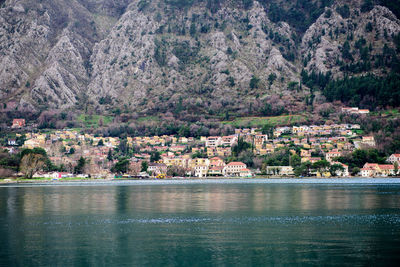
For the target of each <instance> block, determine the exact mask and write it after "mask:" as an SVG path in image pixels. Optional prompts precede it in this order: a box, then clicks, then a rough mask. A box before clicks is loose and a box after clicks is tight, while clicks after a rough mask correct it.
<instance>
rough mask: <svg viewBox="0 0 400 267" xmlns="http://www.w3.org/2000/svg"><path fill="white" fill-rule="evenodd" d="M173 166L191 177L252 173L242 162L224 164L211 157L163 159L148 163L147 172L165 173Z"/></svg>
mask: <svg viewBox="0 0 400 267" xmlns="http://www.w3.org/2000/svg"><path fill="white" fill-rule="evenodd" d="M170 166H175V167H180V168H182V169H183V170H184V172H185V175H188V176H193V177H199V178H202V177H221V176H225V177H233V176H235V177H252V176H253V173H252V172H251V171H250V170H249V169H248V168H247V166H246V164H245V163H243V162H230V163H228V164H226V163H225V162H224V161H223V160H222V159H221V158H219V157H213V158H211V159H208V158H196V159H190V158H187V159H184V158H182V159H179V160H177V159H171V158H169V159H168V158H164V157H163V159H162V160H161V161H160V162H158V163H150V164H149V168H148V172H149V173H150V174H151V175H152V176H159V175H163V174H166V173H167V170H168V167H170Z"/></svg>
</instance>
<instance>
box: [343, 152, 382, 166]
mask: <svg viewBox="0 0 400 267" xmlns="http://www.w3.org/2000/svg"><path fill="white" fill-rule="evenodd" d="M338 161H339V162H342V163H344V164H346V165H348V166H349V168H350V169H353V168H355V167H357V168H362V167H363V166H364V164H365V163H379V164H384V163H385V161H386V157H385V155H383V154H382V153H379V151H378V150H376V149H368V150H361V149H357V150H355V151H354V152H353V153H351V154H348V155H345V156H342V157H339V158H338Z"/></svg>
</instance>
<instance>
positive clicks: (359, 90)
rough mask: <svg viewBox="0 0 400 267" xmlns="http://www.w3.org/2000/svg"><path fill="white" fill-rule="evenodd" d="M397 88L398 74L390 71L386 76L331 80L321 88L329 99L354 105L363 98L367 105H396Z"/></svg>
mask: <svg viewBox="0 0 400 267" xmlns="http://www.w3.org/2000/svg"><path fill="white" fill-rule="evenodd" d="M399 88H400V75H399V74H396V73H392V74H390V75H389V76H387V77H386V78H381V77H376V76H373V75H368V76H361V77H352V78H348V77H346V78H345V79H343V80H337V81H331V82H330V83H329V84H328V85H327V86H326V87H325V89H324V90H323V94H324V95H325V97H326V98H327V99H328V100H329V101H334V100H340V101H342V102H343V103H349V104H351V105H354V106H360V103H361V102H362V101H363V100H364V102H367V103H368V105H369V107H376V106H381V107H385V106H392V107H398V106H400V90H399ZM367 103H365V104H367Z"/></svg>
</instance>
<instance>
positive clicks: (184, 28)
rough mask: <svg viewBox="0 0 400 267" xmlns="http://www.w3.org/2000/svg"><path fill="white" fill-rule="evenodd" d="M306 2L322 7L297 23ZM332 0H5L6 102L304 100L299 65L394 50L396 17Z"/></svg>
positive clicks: (178, 104)
mask: <svg viewBox="0 0 400 267" xmlns="http://www.w3.org/2000/svg"><path fill="white" fill-rule="evenodd" d="M300 2H304V3H308V5H309V6H308V8H309V9H310V8H313V7H319V9H320V10H321V12H319V13H316V12H309V13H310V15H307V16H306V17H304V20H307V22H304V21H299V23H298V25H296V23H294V22H295V21H296V18H297V17H299V16H301V14H303V13H304V12H306V13H304V14H308V13H307V11H304V10H305V9H306V7H307V5H305V4H303V5H302V4H301V3H300ZM328 2H329V3H328ZM330 2H332V1H311V0H310V1H297V2H296V4H293V6H288V5H290V4H288V3H285V1H278V0H276V1H254V2H253V1H243V0H240V1H233V0H231V1H228V0H226V1H222V0H220V1H201V0H198V1H195V0H193V1H181V0H173V1H172V0H171V1H169V0H168V1H166V0H155V1H147V0H114V1H107V0H102V1H99V0H76V1H65V0H56V1H50V0H41V1H39V0H35V1H32V0H30V1H28V0H22V1H16V0H7V1H5V2H4V3H3V4H2V8H0V60H1V62H2V64H1V65H0V99H1V103H3V108H6V106H7V104H8V107H11V106H13V105H11V103H14V105H17V106H18V108H20V109H22V108H29V109H36V110H40V109H46V108H68V107H70V108H74V107H82V103H84V105H93V106H99V107H100V108H98V109H99V111H101V110H102V109H104V108H109V107H118V108H123V109H124V110H127V111H140V112H143V111H147V112H150V113H151V112H165V111H167V110H180V109H182V108H184V109H189V110H191V112H194V113H196V112H208V113H213V114H215V113H218V112H221V110H238V109H243V108H247V107H248V106H249V105H250V106H251V105H257V103H258V104H259V103H262V102H263V101H264V100H266V99H269V98H270V97H271V96H272V95H279V96H280V97H281V98H282V97H283V98H285V99H286V100H287V101H290V100H293V101H294V102H296V101H301V100H302V97H303V96H304V95H306V94H307V92H308V88H307V87H306V86H299V85H300V77H301V76H300V73H301V72H302V70H303V69H304V70H305V71H307V72H309V73H310V72H313V71H314V72H317V73H318V72H322V73H328V72H330V73H332V75H333V77H343V76H344V75H360V74H365V73H369V72H372V73H375V74H378V75H385V73H387V72H388V71H390V67H388V66H387V65H385V64H380V63H379V62H380V61H381V60H382V58H381V57H382V56H383V57H384V56H385V55H383V54H384V53H383V52H382V51H386V52H387V51H389V52H390V51H393V50H394V49H395V44H394V37H395V36H396V35H397V34H398V33H399V31H400V22H399V20H398V19H397V18H396V16H395V15H394V14H393V13H392V12H391V11H390V10H389V9H387V8H386V7H383V6H372V8H365V7H363V6H362V5H363V2H362V1H339V0H338V1H333V2H332V3H330ZM310 5H311V6H310ZM278 7H279V8H280V9H277V8H278ZM296 8H297V9H299V10H300V9H301V10H303V13H298V12H297V13H296V11H297V9H296ZM285 10H286V11H285ZM281 11H282V12H283V11H284V12H286V13H285V16H286V17H285V16H283V17H282V16H281V15H280V14H281V13H282V12H281ZM299 14H300V15H299ZM296 16H297V17H296ZM296 89H297V90H296ZM4 104H6V105H4ZM6 109H7V108H6Z"/></svg>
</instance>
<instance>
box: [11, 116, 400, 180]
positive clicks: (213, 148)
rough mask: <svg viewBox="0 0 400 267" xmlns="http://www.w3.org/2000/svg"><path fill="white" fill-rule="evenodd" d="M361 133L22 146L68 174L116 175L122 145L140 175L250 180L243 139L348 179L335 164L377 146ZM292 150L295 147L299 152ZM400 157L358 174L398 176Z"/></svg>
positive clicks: (282, 170) (50, 140)
mask: <svg viewBox="0 0 400 267" xmlns="http://www.w3.org/2000/svg"><path fill="white" fill-rule="evenodd" d="M14 121H15V123H13V125H14V124H15V125H22V124H23V122H22V121H19V120H14ZM16 127H17V126H16ZM358 130H360V125H357V124H331V125H311V126H306V125H303V126H293V127H277V128H275V129H274V130H273V132H272V135H271V136H270V137H269V136H268V135H267V134H263V133H262V132H261V130H260V129H258V128H247V129H235V131H234V133H232V134H231V135H228V136H208V137H206V136H202V137H199V138H193V137H176V136H169V135H162V136H138V137H127V138H126V139H124V140H121V139H119V138H114V137H101V136H95V135H92V134H83V133H79V132H77V131H74V130H59V131H54V132H51V133H26V134H25V137H26V140H25V143H24V145H23V147H25V148H30V149H32V148H35V147H41V148H44V149H45V150H46V151H47V153H48V155H49V158H50V160H51V161H52V162H53V163H54V164H56V165H58V166H60V165H62V166H64V167H65V168H66V169H67V170H68V171H69V172H71V171H72V170H73V167H74V166H75V165H76V164H77V161H78V160H79V158H80V157H84V158H86V159H88V160H87V162H88V164H87V168H86V171H87V173H90V174H91V175H92V176H99V177H105V176H111V175H112V174H111V172H110V169H111V168H112V166H114V165H115V164H116V163H117V162H118V159H116V158H115V157H110V154H113V153H115V149H116V148H120V147H121V145H124V146H127V147H128V148H131V149H133V151H135V152H134V154H133V155H132V157H131V158H130V164H131V165H130V170H131V172H132V173H134V174H135V173H138V172H140V165H141V162H142V161H147V162H149V167H148V173H149V174H151V175H154V176H157V175H165V174H166V173H167V170H168V169H169V168H171V167H176V168H179V169H180V170H182V172H184V174H185V175H190V176H195V177H208V176H238V177H251V176H253V175H254V173H255V172H257V170H250V169H249V168H248V167H247V166H246V164H244V163H243V162H230V160H229V159H230V158H231V155H232V148H233V147H234V146H235V145H236V144H237V142H238V140H239V138H240V139H243V140H244V141H245V142H247V143H250V144H251V149H252V151H253V154H254V155H256V156H264V155H268V154H271V153H273V152H275V151H276V150H278V149H282V148H291V150H290V152H291V153H292V154H296V153H297V154H298V156H300V158H301V162H311V163H315V162H318V161H321V160H324V159H325V160H327V161H328V162H329V163H330V164H332V165H333V164H340V165H342V167H343V171H340V172H339V173H337V175H341V176H349V170H348V166H346V165H345V164H342V163H339V162H337V158H338V157H340V156H343V155H346V154H348V153H351V152H353V151H354V150H355V149H357V148H368V147H374V146H375V139H374V137H373V136H360V135H359V134H357V133H358V132H359V131H358ZM122 142H123V143H124V144H122ZM15 145H16V143H15V140H9V147H12V146H15ZM293 147H296V148H297V152H296V150H294V149H293ZM155 152H157V153H158V154H159V155H160V158H159V159H158V160H157V161H156V162H154V163H153V162H151V163H150V161H151V160H150V159H151V155H152V154H153V153H155ZM399 158H400V157H399V155H398V154H394V155H392V156H391V157H390V158H389V159H388V163H391V164H388V165H378V164H375V165H374V164H371V165H366V166H364V168H363V169H362V170H361V172H360V175H362V176H366V177H369V176H379V175H394V174H396V168H395V162H397V163H396V164H398V162H399ZM258 171H259V170H258ZM265 172H266V173H267V174H269V175H281V176H289V175H293V174H294V173H293V168H292V167H291V166H266V169H265ZM54 175H56V174H54ZM64 175H66V174H64Z"/></svg>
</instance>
